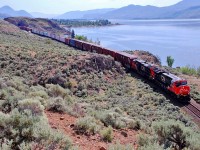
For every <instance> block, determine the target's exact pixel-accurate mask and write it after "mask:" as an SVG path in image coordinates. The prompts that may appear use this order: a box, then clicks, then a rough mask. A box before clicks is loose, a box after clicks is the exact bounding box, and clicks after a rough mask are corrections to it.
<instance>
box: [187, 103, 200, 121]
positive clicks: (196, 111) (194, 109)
mask: <svg viewBox="0 0 200 150" xmlns="http://www.w3.org/2000/svg"><path fill="white" fill-rule="evenodd" d="M185 107H186V108H187V109H188V110H189V111H191V112H192V113H193V114H194V115H195V116H196V117H198V119H199V120H200V110H199V109H198V108H197V107H196V106H195V105H193V104H192V103H189V104H188V105H187V106H185Z"/></svg>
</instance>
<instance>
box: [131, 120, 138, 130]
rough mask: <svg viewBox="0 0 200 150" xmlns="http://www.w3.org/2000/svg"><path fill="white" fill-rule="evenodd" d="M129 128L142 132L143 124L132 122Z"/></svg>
mask: <svg viewBox="0 0 200 150" xmlns="http://www.w3.org/2000/svg"><path fill="white" fill-rule="evenodd" d="M128 128H130V129H133V130H140V129H141V123H140V121H139V120H136V121H134V120H132V121H130V122H129V124H128Z"/></svg>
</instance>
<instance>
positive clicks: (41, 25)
mask: <svg viewBox="0 0 200 150" xmlns="http://www.w3.org/2000/svg"><path fill="white" fill-rule="evenodd" d="M4 20H6V21H8V22H10V23H12V24H14V25H16V26H28V27H30V28H33V29H37V30H40V31H48V32H54V33H62V34H68V31H66V30H65V29H64V28H62V27H60V26H59V25H58V24H57V23H56V22H53V21H51V20H48V19H42V18H35V19H33V18H27V17H9V18H5V19H4Z"/></svg>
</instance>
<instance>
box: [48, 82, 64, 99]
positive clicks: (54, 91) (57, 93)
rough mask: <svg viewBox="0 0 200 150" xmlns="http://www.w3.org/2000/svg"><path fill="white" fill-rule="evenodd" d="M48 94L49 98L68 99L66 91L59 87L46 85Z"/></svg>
mask: <svg viewBox="0 0 200 150" xmlns="http://www.w3.org/2000/svg"><path fill="white" fill-rule="evenodd" d="M46 87H47V89H48V94H49V96H51V97H62V98H63V99H65V98H68V91H67V90H66V89H64V88H62V87H61V86H59V85H54V84H47V85H46Z"/></svg>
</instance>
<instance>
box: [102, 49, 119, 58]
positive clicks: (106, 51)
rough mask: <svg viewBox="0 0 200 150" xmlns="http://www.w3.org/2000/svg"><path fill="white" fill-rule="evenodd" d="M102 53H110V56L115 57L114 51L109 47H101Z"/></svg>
mask: <svg viewBox="0 0 200 150" xmlns="http://www.w3.org/2000/svg"><path fill="white" fill-rule="evenodd" d="M102 53H103V54H104V55H110V56H111V57H113V58H115V53H116V52H115V51H114V50H111V49H107V48H103V49H102Z"/></svg>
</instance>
